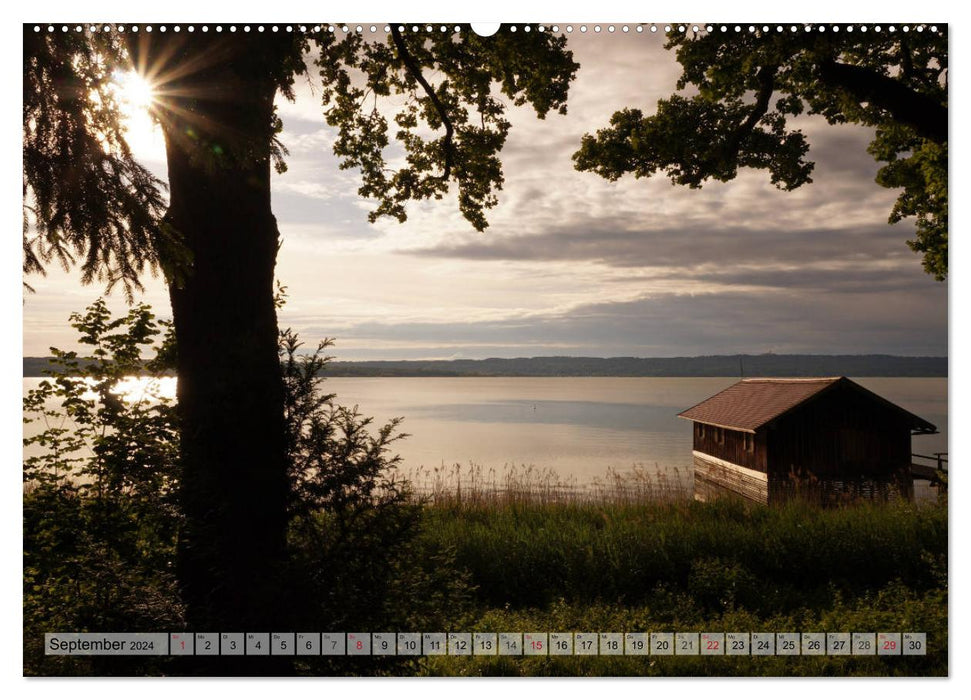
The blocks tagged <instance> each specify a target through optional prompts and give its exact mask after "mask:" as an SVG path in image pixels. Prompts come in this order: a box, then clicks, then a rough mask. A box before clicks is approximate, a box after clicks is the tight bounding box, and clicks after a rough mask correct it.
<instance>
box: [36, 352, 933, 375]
mask: <svg viewBox="0 0 971 700" xmlns="http://www.w3.org/2000/svg"><path fill="white" fill-rule="evenodd" d="M48 367H49V361H48V358H46V357H25V358H24V375H23V376H25V377H41V376H44V370H45V369H47V368H48ZM324 374H326V375H327V376H329V377H739V376H745V377H834V376H848V377H946V376H947V358H946V357H900V356H896V355H774V354H765V355H709V356H702V357H606V358H605V357H518V358H512V359H504V358H489V359H486V360H374V361H367V362H331V363H330V364H329V365H328V366H327V369H326V372H324Z"/></svg>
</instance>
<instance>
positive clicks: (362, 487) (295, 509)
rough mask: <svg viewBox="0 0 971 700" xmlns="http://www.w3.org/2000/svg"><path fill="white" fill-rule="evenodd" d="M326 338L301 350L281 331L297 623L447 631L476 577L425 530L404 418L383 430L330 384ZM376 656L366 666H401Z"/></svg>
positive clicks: (324, 661) (324, 663)
mask: <svg viewBox="0 0 971 700" xmlns="http://www.w3.org/2000/svg"><path fill="white" fill-rule="evenodd" d="M331 344H332V340H330V339H327V340H324V341H323V342H321V343H320V344H319V345H318V346H317V349H316V350H315V351H314V352H313V353H311V354H301V353H299V352H298V351H299V349H300V342H299V340H298V338H297V336H296V335H295V334H294V333H292V332H291V331H290V330H286V331H283V332H282V333H281V340H280V354H281V366H282V368H283V376H284V384H285V387H286V406H287V428H288V457H289V465H290V483H291V489H290V503H289V515H290V538H289V546H290V567H291V571H290V572H288V576H287V577H286V578H287V580H288V581H290V582H291V583H292V585H293V588H292V590H290V591H289V595H290V596H291V600H292V601H293V604H292V605H291V610H292V611H293V612H294V614H295V617H294V618H293V619H292V620H291V621H290V622H291V623H292V624H291V626H290V629H296V628H298V627H299V628H301V629H337V630H352V629H373V630H376V631H380V630H385V631H387V630H411V631H419V630H423V629H445V628H446V627H447V626H448V625H449V624H450V623H454V622H455V621H456V620H457V619H459V618H460V616H461V615H462V614H463V611H465V610H466V609H467V603H468V600H469V598H468V594H469V590H470V587H469V584H468V577H467V575H466V574H465V573H463V572H460V571H456V568H455V565H454V559H453V554H452V552H451V551H449V550H446V549H443V548H437V547H436V546H435V545H434V544H433V541H432V540H431V539H430V538H419V535H420V533H421V528H422V514H423V508H422V506H421V504H420V503H419V502H418V501H417V500H416V499H415V498H414V494H413V493H412V492H411V490H410V488H409V485H408V483H407V482H405V481H402V480H401V479H399V478H398V476H397V474H396V471H397V467H398V464H399V462H400V457H399V456H397V455H393V454H392V452H391V446H392V445H393V443H394V442H395V441H397V440H401V439H403V438H405V437H407V435H406V434H404V433H401V432H398V426H399V424H400V423H401V419H400V418H395V419H393V420H391V421H389V422H388V423H386V424H385V425H383V426H381V427H380V428H379V429H377V431H374V432H372V431H371V430H370V428H371V424H372V422H373V421H372V419H371V418H366V417H363V416H362V415H361V414H360V413H359V412H358V410H357V407H356V406H355V407H353V408H347V407H343V406H338V405H336V404H335V403H334V398H335V396H334V394H327V393H324V392H323V391H322V390H321V386H320V385H321V382H322V381H323V380H322V379H321V377H320V375H321V374H322V373H323V371H324V370H325V368H326V365H327V362H328V361H329V360H330V359H331V358H330V357H328V356H326V355H325V354H324V353H325V351H326V349H327V348H328V347H329V346H330V345H331ZM301 661H302V662H305V666H307V667H308V668H311V669H313V670H316V671H323V670H326V671H330V672H355V671H357V672H360V671H362V670H363V669H364V668H365V667H364V666H363V665H362V663H361V660H360V659H352V660H345V659H337V658H335V657H322V658H317V659H314V660H313V661H307V660H306V659H302V660H301ZM403 663H406V662H403V661H402V660H401V659H398V660H395V659H394V657H388V658H387V659H385V660H383V661H382V660H381V659H380V658H379V657H375V658H374V659H372V661H371V662H370V665H369V666H367V671H368V672H371V673H373V672H380V671H381V670H388V671H393V670H394V669H396V668H397V669H398V670H403V669H402V665H403Z"/></svg>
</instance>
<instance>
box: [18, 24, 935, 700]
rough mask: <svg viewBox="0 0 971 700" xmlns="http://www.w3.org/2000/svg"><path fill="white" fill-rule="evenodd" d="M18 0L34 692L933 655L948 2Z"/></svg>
mask: <svg viewBox="0 0 971 700" xmlns="http://www.w3.org/2000/svg"><path fill="white" fill-rule="evenodd" d="M27 9H30V10H31V12H33V13H34V15H36V16H35V17H32V18H27V19H25V20H24V24H23V26H22V40H23V127H22V128H23V132H22V133H23V152H22V162H23V178H22V183H23V186H22V212H23V217H22V229H23V251H22V277H23V291H22V315H23V368H24V374H23V419H24V432H23V489H22V490H23V674H24V675H25V676H70V677H86V676H128V677H131V676H135V677H158V676H166V677H168V676H176V677H185V676H192V677H227V676H228V677H237V676H268V677H291V676H294V677H322V676H366V677H376V676H395V677H400V676H420V677H431V676H447V677H459V676H461V677H468V676H541V677H553V676H572V677H580V676H582V677H591V676H593V677H614V676H624V677H642V676H660V677H683V676H692V677H725V676H733V677H735V676H740V677H750V678H756V677H758V678H762V677H776V678H778V677H797V676H798V677H834V676H835V677H857V676H861V677H869V678H874V677H889V676H910V677H941V676H943V677H946V676H948V675H949V673H950V667H949V663H948V659H949V653H948V652H949V638H948V634H949V616H948V572H949V562H948V526H949V512H948V445H949V433H948V425H949V420H948V418H949V414H948V410H949V406H948V400H949V386H948V362H949V355H948V353H949V345H948V343H949V320H948V311H949V307H948V282H949V279H950V277H949V275H950V271H949V264H948V263H949V256H948V241H949V235H948V206H949V199H948V193H949V179H948V178H949V162H948V132H949V129H948V125H949V120H948V116H949V115H948V109H949V83H948V79H949V63H948V49H949V40H950V33H949V26H948V24H947V23H946V22H935V21H924V22H921V21H916V22H883V21H881V22H879V23H876V22H855V23H853V22H828V23H827V22H809V23H806V22H798V23H793V22H781V23H780V22H769V21H760V22H751V21H745V22H698V21H682V22H664V21H659V22H636V21H604V22H589V21H581V22H570V21H561V20H569V19H570V17H569V16H562V17H561V16H559V15H560V14H561V13H560V12H550V13H548V14H545V16H543V17H533V16H532V13H529V14H526V15H525V18H527V19H533V20H536V21H529V22H515V21H510V22H504V23H493V24H474V23H473V24H470V23H468V22H466V21H454V20H453V21H448V22H443V21H430V20H432V19H435V18H434V17H429V16H427V14H426V13H423V12H415V13H414V16H413V17H411V19H413V20H415V21H411V22H387V21H359V22H344V21H325V20H328V19H331V20H333V19H345V18H340V17H325V16H324V15H328V14H346V15H347V17H346V19H355V17H354V16H353V15H355V13H356V12H357V11H358V10H357V9H356V8H355V7H342V8H339V9H337V10H335V8H332V7H327V8H324V7H319V8H317V9H315V10H314V11H312V12H309V13H307V14H305V15H303V16H297V15H295V14H293V13H292V12H283V10H282V8H280V12H279V14H278V13H277V12H276V11H275V10H274V9H272V8H266V10H267V11H266V12H265V16H266V17H265V18H272V16H273V15H274V14H278V17H279V18H280V19H284V20H288V21H281V22H269V21H266V22H242V21H225V22H218V21H208V19H210V18H208V17H207V18H206V19H207V21H188V22H175V21H172V22H142V21H130V20H131V14H130V13H129V14H125V13H121V15H120V16H118V17H114V18H113V17H111V16H107V15H101V14H100V13H99V12H96V11H93V10H88V9H85V8H84V7H80V8H77V7H76V8H74V9H73V10H72V11H71V12H69V13H65V14H64V16H63V17H58V16H55V14H56V13H53V14H52V13H48V12H46V11H44V10H43V9H42V8H38V7H35V8H32V9H31V8H27ZM524 12H525V10H524ZM936 12H937V10H933V11H932V10H928V9H927V8H923V9H922V8H920V7H913V8H911V9H909V10H908V12H907V13H906V16H898V17H890V16H889V14H890V13H885V14H887V17H884V18H883V19H918V20H920V19H927V20H935V19H943V18H942V17H940V16H939V15H938V16H937V17H935V16H932V15H935V13H936ZM142 14H143V16H148V15H150V14H153V15H155V16H157V17H162V15H163V14H165V13H149V12H145V13H142ZM395 14H396V15H399V16H397V17H391V16H386V17H384V18H383V19H385V20H390V19H409V17H408V15H410V14H412V11H411V10H410V9H409V8H408V7H407V6H402V7H400V8H399V9H398V10H396V11H395ZM456 14H462V13H457V12H452V13H450V15H449V16H451V17H454V16H455V15H456ZM465 14H468V13H465ZM643 14H656V15H658V16H660V15H670V16H673V15H682V16H683V19H685V20H687V19H692V17H693V18H694V19H705V18H704V17H703V16H701V17H698V16H695V15H696V14H697V13H696V12H695V11H693V10H692V9H691V7H690V6H685V7H677V8H671V7H668V8H666V9H665V8H654V9H650V8H647V9H645V8H639V9H635V8H633V7H631V8H630V11H629V12H627V13H626V15H629V16H627V17H626V18H627V19H629V20H633V19H638V17H637V15H643ZM702 14H703V13H702ZM726 14H728V11H727V10H724V11H722V12H719V13H716V15H717V17H716V16H713V17H712V18H719V17H721V16H723V15H726ZM731 14H737V16H738V18H740V19H745V20H754V19H759V17H757V16H756V14H755V13H752V12H749V11H742V10H738V11H737V12H736V11H732V12H731ZM48 15H50V16H48ZM210 15H212V16H213V17H215V16H217V15H219V12H217V11H215V10H213V11H212V12H210ZM227 16H229V15H227ZM520 16H523V13H520ZM922 16H923V17H922ZM509 17H510V18H513V19H514V16H513V14H510V16H509ZM447 18H448V17H440V18H438V19H447ZM770 18H771V16H766V19H770ZM172 19H178V17H177V16H175V15H173V16H172ZM217 19H218V17H217ZM359 19H362V20H364V19H367V20H373V19H375V18H374V16H373V15H372V14H368V13H367V12H365V11H363V9H362V16H361V17H359ZM379 19H380V18H379ZM465 19H468V17H465ZM604 19H611V17H605V18H604ZM613 19H617V16H614V17H613ZM620 19H624V17H620ZM640 19H643V17H640ZM648 19H650V18H648ZM660 19H664V17H660ZM40 20H43V21H40ZM53 20H62V21H53ZM68 20H70V21H68ZM82 20H84V21H82ZM115 20H118V21H115ZM417 20H421V21H417ZM540 20H543V21H540ZM545 20H550V21H545ZM210 688H211V686H210Z"/></svg>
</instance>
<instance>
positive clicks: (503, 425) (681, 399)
mask: <svg viewBox="0 0 971 700" xmlns="http://www.w3.org/2000/svg"><path fill="white" fill-rule="evenodd" d="M40 381H41V380H40V379H36V378H25V379H24V380H23V382H24V390H25V391H27V390H28V389H30V388H32V387H35V386H37V384H38V382H40ZM736 381H737V379H736V378H727V377H725V378H723V377H701V378H696V377H690V378H686V377H660V378H657V377H461V378H455V377H431V378H429V377H414V378H412V377H408V378H401V377H393V378H385V377H339V378H333V379H328V380H327V381H326V382H325V384H324V388H325V389H326V390H327V391H328V392H334V393H336V394H337V399H336V401H337V402H338V403H340V404H341V405H345V406H353V405H357V406H358V407H359V409H360V411H361V413H362V414H363V415H368V416H374V418H375V424H376V425H377V424H379V423H380V422H383V421H386V420H388V419H389V418H392V417H395V416H402V417H404V419H405V420H404V423H402V426H401V427H402V430H404V432H406V433H408V434H409V435H410V437H408V438H407V439H405V440H402V441H399V442H397V443H396V448H397V452H398V453H399V454H400V455H401V456H402V458H403V468H404V471H405V472H406V473H411V474H414V473H417V472H418V470H419V468H421V473H423V474H426V475H427V474H428V473H429V472H431V471H434V470H435V469H436V468H438V469H439V470H440V471H441V470H442V469H443V468H445V469H448V468H453V467H454V465H461V467H462V468H468V467H470V465H475V467H478V468H479V469H481V471H482V472H483V473H489V472H492V473H494V474H501V473H503V472H504V471H507V470H510V469H517V470H520V471H523V470H528V469H529V468H530V467H532V468H533V472H534V473H543V474H546V475H549V474H553V475H555V478H556V479H557V480H559V481H561V482H564V483H566V482H572V483H576V484H586V483H590V482H592V481H594V480H596V479H604V478H605V477H606V476H607V475H608V473H609V472H610V470H613V471H614V472H620V473H626V472H630V471H631V470H633V469H635V468H637V467H640V468H642V469H645V470H647V471H649V472H651V473H654V472H655V470H657V471H659V472H660V473H662V474H664V475H666V477H667V478H669V479H671V480H672V481H674V482H678V483H680V484H683V485H686V486H690V483H691V478H692V471H691V463H692V461H691V444H692V438H691V424H690V423H689V422H688V421H686V420H683V419H681V418H678V417H677V414H678V413H679V412H680V411H683V410H685V409H686V408H689V407H691V406H693V405H694V404H696V403H698V402H700V401H702V400H704V399H705V398H707V397H709V396H711V395H712V394H714V393H716V392H718V391H720V390H722V389H724V388H725V387H727V386H729V385H731V384H733V383H734V382H736ZM855 381H857V382H858V383H859V384H861V385H862V386H864V387H866V388H868V389H870V390H871V391H874V392H876V393H877V394H879V395H881V396H883V397H884V398H886V399H888V400H890V401H892V402H894V403H896V404H897V405H899V406H901V407H902V408H905V409H907V410H908V411H910V412H912V413H915V414H917V415H918V416H920V417H922V418H924V419H926V420H928V421H930V422H931V423H933V424H934V425H936V426H937V428H938V430H939V431H940V433H939V434H938V435H929V436H919V437H915V438H913V442H912V447H913V451H914V452H918V453H922V454H931V453H933V452H946V451H947V427H948V426H947V395H948V394H947V379H946V378H937V377H935V378H911V377H907V378H869V377H868V378H861V379H856V380H855ZM544 478H545V477H544Z"/></svg>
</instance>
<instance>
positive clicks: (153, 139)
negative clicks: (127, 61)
mask: <svg viewBox="0 0 971 700" xmlns="http://www.w3.org/2000/svg"><path fill="white" fill-rule="evenodd" d="M112 82H113V83H114V89H115V99H116V100H117V101H118V102H117V104H118V110H119V112H120V114H121V117H122V123H123V125H124V128H125V138H126V140H127V141H128V145H129V146H130V147H131V149H132V151H133V152H134V153H135V156H136V157H140V158H142V159H148V160H156V161H161V160H164V158H165V145H164V139H163V138H162V132H161V129H160V128H159V126H158V124H157V123H156V121H155V119H154V118H153V117H152V113H153V111H154V108H155V106H156V104H157V103H158V99H159V94H158V91H157V89H156V86H155V85H154V84H153V82H152V81H151V80H149V79H147V78H146V77H145V76H144V75H142V74H140V73H139V72H137V71H133V70H132V71H119V72H117V73H115V75H114V76H113V81H112Z"/></svg>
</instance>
